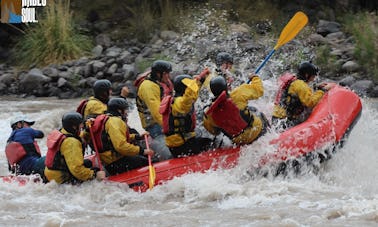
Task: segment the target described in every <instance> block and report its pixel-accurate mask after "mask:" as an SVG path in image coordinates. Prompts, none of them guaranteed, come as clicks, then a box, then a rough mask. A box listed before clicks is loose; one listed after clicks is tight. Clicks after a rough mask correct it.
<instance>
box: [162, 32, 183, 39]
mask: <svg viewBox="0 0 378 227" xmlns="http://www.w3.org/2000/svg"><path fill="white" fill-rule="evenodd" d="M178 37H179V35H178V34H177V33H176V32H174V31H162V32H160V38H161V39H162V40H164V41H168V40H174V39H177V38H178Z"/></svg>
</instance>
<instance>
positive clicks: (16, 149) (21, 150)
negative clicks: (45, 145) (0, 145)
mask: <svg viewBox="0 0 378 227" xmlns="http://www.w3.org/2000/svg"><path fill="white" fill-rule="evenodd" d="M30 145H31V144H30ZM33 146H34V147H35V151H36V152H37V154H39V156H41V150H40V148H39V146H38V143H37V141H34V142H33ZM33 150H34V149H33ZM33 153H34V152H33ZM27 154H28V151H27V149H25V146H24V145H23V144H21V143H19V142H14V141H12V142H10V143H8V144H7V146H6V147H5V156H6V157H7V159H8V162H9V164H10V165H14V164H17V163H18V162H19V161H21V160H22V159H23V158H24V157H25V156H26V155H27Z"/></svg>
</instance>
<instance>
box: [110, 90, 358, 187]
mask: <svg viewBox="0 0 378 227" xmlns="http://www.w3.org/2000/svg"><path fill="white" fill-rule="evenodd" d="M361 110H362V105H361V100H360V98H359V97H358V96H357V95H356V94H355V93H354V92H352V91H351V90H349V89H346V88H344V87H340V86H336V87H334V88H333V89H331V90H330V91H329V92H327V93H326V94H325V95H324V97H323V98H322V100H321V101H320V102H319V104H318V105H317V106H316V107H315V108H314V110H313V112H312V114H311V116H310V117H309V118H308V119H307V120H306V121H305V122H303V123H302V124H300V125H297V126H295V127H293V128H290V129H289V130H287V131H285V132H283V133H281V134H280V135H279V136H278V138H276V139H273V140H272V141H271V142H270V143H271V144H272V145H273V146H275V147H276V148H277V149H276V152H274V153H270V154H267V155H264V156H263V157H262V158H261V160H260V165H261V166H263V165H267V164H272V163H280V162H281V163H282V162H283V161H286V160H290V159H295V158H300V157H303V156H305V155H307V154H310V153H312V152H314V151H319V150H322V149H325V148H329V147H335V146H336V145H340V144H341V145H342V143H343V142H344V139H346V138H347V136H348V134H349V132H350V130H351V129H352V127H353V126H354V124H355V123H356V122H357V120H358V118H359V116H360V114H361ZM239 155H240V148H239V147H236V148H228V149H216V150H211V151H206V152H203V153H201V154H199V155H195V156H189V157H182V158H176V159H171V160H167V161H162V162H159V163H155V164H154V168H155V173H156V179H155V185H159V184H162V183H164V182H166V181H168V180H171V179H173V178H174V177H179V176H182V175H184V174H187V173H193V172H205V171H207V170H209V169H218V168H225V169H227V168H232V167H234V166H235V165H237V163H238V158H239ZM108 180H109V181H114V182H120V183H127V184H128V185H129V186H130V187H131V188H133V189H134V190H136V191H141V192H143V191H146V190H147V189H148V185H149V168H148V166H146V167H143V168H139V169H135V170H131V171H128V172H125V173H122V174H119V175H116V176H110V177H109V178H108Z"/></svg>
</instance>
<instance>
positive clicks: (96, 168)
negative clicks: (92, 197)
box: [91, 167, 100, 176]
mask: <svg viewBox="0 0 378 227" xmlns="http://www.w3.org/2000/svg"><path fill="white" fill-rule="evenodd" d="M91 170H93V171H94V172H95V176H96V173H97V172H98V171H100V168H98V167H92V168H91Z"/></svg>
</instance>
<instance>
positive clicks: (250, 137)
mask: <svg viewBox="0 0 378 227" xmlns="http://www.w3.org/2000/svg"><path fill="white" fill-rule="evenodd" d="M263 94H264V87H263V84H262V81H261V79H260V78H259V77H257V76H255V77H253V78H252V80H251V83H249V84H242V85H240V86H239V87H237V88H235V89H234V90H232V91H231V93H230V98H231V100H232V102H233V103H234V104H235V105H236V106H237V107H238V109H239V110H245V109H246V108H247V106H248V101H249V100H253V99H258V98H259V97H261V96H262V95H263ZM252 116H253V119H254V120H253V123H252V125H249V126H247V128H245V129H244V130H243V132H242V133H241V134H239V135H237V136H236V137H234V138H230V139H231V140H232V142H233V143H235V144H250V143H252V142H253V141H254V140H255V139H256V138H257V137H258V136H259V135H260V132H261V131H262V130H263V121H262V119H261V117H260V116H258V115H256V114H252ZM203 124H204V127H205V128H206V129H207V130H208V131H209V132H210V133H211V134H213V135H217V134H219V133H220V132H221V130H220V128H219V127H218V126H217V125H216V124H215V122H214V120H213V119H212V117H211V116H209V115H206V110H205V115H204V121H203Z"/></svg>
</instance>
